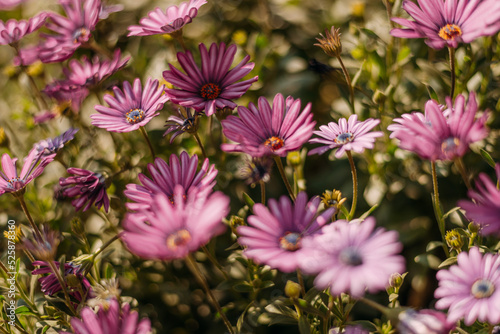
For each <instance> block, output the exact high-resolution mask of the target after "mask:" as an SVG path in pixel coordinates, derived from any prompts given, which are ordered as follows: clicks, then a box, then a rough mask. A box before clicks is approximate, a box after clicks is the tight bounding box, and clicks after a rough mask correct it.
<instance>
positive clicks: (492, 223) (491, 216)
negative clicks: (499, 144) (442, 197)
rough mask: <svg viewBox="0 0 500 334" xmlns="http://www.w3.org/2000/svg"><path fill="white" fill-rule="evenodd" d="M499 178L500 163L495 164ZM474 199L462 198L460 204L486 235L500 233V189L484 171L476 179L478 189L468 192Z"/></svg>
mask: <svg viewBox="0 0 500 334" xmlns="http://www.w3.org/2000/svg"><path fill="white" fill-rule="evenodd" d="M495 170H496V175H497V179H498V180H500V164H496V166H495ZM468 194H469V197H470V199H471V200H472V201H468V200H461V201H459V202H458V206H460V207H461V208H462V209H464V210H465V212H466V216H467V217H468V218H469V219H471V220H473V221H474V222H475V223H477V224H479V225H480V226H481V233H482V234H484V235H489V234H496V235H500V190H499V189H498V188H497V186H496V182H493V181H491V180H490V179H489V178H488V176H487V175H486V174H484V173H481V174H479V176H478V180H476V189H475V190H474V189H471V190H469V192H468Z"/></svg>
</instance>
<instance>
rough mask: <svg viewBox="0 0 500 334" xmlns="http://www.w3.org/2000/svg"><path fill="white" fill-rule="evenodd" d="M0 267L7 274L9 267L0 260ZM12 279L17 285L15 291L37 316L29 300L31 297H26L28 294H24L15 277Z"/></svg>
mask: <svg viewBox="0 0 500 334" xmlns="http://www.w3.org/2000/svg"><path fill="white" fill-rule="evenodd" d="M0 268H1V269H2V270H3V271H4V272H5V274H6V275H8V273H9V269H7V267H6V266H5V265H4V264H3V262H2V261H0ZM14 281H15V285H16V287H17V291H18V292H19V295H20V296H21V298H22V299H23V300H24V301H25V302H26V304H28V306H29V307H30V308H31V311H32V312H33V313H36V315H37V317H38V316H39V314H38V309H37V308H36V305H35V303H33V302H32V301H31V299H29V298H28V296H27V295H26V292H24V290H23V289H22V288H21V285H20V284H19V282H18V280H17V279H16V280H14Z"/></svg>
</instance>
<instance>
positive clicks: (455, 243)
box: [445, 230, 464, 251]
mask: <svg viewBox="0 0 500 334" xmlns="http://www.w3.org/2000/svg"><path fill="white" fill-rule="evenodd" d="M445 240H446V243H447V244H448V246H449V247H450V248H451V249H454V250H457V251H460V250H461V249H462V246H463V245H464V242H463V240H462V236H461V235H460V233H458V231H457V230H451V231H448V232H446V235H445Z"/></svg>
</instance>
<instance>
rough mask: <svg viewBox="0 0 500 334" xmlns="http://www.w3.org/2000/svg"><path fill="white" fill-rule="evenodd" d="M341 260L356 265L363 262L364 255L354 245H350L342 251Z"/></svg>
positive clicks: (349, 264)
mask: <svg viewBox="0 0 500 334" xmlns="http://www.w3.org/2000/svg"><path fill="white" fill-rule="evenodd" d="M339 258H340V262H342V263H344V264H346V265H348V266H352V267H356V266H359V265H361V264H363V257H362V256H361V254H359V251H358V250H357V249H356V248H354V247H348V248H346V249H343V250H342V251H341V252H340V256H339Z"/></svg>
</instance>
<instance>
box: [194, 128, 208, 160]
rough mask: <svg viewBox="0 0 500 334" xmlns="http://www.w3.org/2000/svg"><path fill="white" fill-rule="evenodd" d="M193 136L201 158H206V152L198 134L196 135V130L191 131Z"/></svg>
mask: <svg viewBox="0 0 500 334" xmlns="http://www.w3.org/2000/svg"><path fill="white" fill-rule="evenodd" d="M193 136H194V138H195V139H196V142H197V143H198V146H199V147H200V150H201V154H203V159H206V158H207V152H205V148H204V147H203V144H202V143H201V139H200V136H199V135H198V132H195V133H193Z"/></svg>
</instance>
